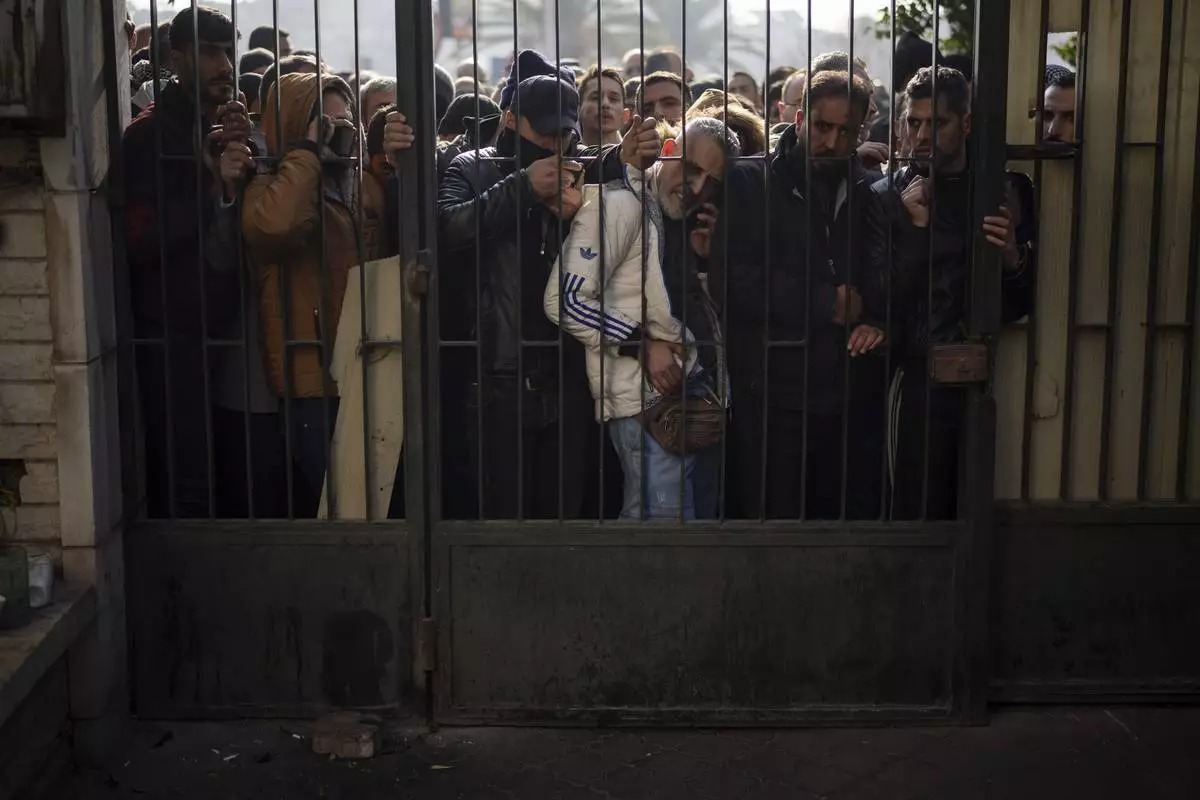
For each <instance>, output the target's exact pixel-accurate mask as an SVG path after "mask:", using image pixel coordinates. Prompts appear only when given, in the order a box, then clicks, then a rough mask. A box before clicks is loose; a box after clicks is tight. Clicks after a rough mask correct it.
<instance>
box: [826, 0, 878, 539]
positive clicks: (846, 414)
mask: <svg viewBox="0 0 1200 800" xmlns="http://www.w3.org/2000/svg"><path fill="white" fill-rule="evenodd" d="M846 22H847V26H846V27H847V35H848V36H849V38H850V49H849V51H848V52H847V53H846V105H847V107H848V108H849V109H850V118H851V119H854V0H850V8H849V9H848V16H847V19H846ZM870 108H871V103H870V99H868V100H867V109H866V110H864V112H863V113H864V119H865V114H866V112H867V110H869V109H870ZM860 133H861V128H860V130H859V131H855V135H856V138H855V140H854V145H853V147H857V145H858V138H857V136H858V134H860ZM853 153H854V150H853V149H852V150H851V156H850V158H849V159H848V160H847V161H846V214H847V218H848V220H849V222H848V224H851V225H852V224H854V193H855V189H856V188H857V187H856V185H855V183H854V155H853ZM837 212H838V208H837V193H836V192H835V193H834V201H833V216H832V218H831V219H830V220H829V229H830V230H833V229H835V228H836V227H837ZM829 245H830V250H831V251H832V249H833V247H832V245H833V242H830V243H829ZM854 285H855V284H854V236H853V235H850V236H847V237H846V293H847V295H849V293H850V291H851V290H852V289H853V288H854ZM846 301H847V302H846V304H847V310H846V316H845V319H844V320H843V322H844V324H843V326H842V327H843V330H844V331H845V342H849V341H850V332H851V331H852V330H853V327H852V323H851V321H850V309H849V305H850V302H849V301H850V298H849V297H847V298H846ZM841 356H842V358H843V359H845V361H844V362H843V363H844V364H845V367H844V368H843V369H842V437H841V438H842V446H841V459H842V470H841V473H842V474H841V478H840V485H841V494H840V501H839V503H838V519H839V520H843V521H844V520H845V519H846V508H847V505H848V503H849V499H848V498H847V496H846V494H847V487H848V485H849V480H848V479H849V470H850V392H851V385H850V364H851V360H852V359H851V358H850V356H849V354H848V353H847V351H846V350H845V348H844V347H843V349H842V352H841Z"/></svg>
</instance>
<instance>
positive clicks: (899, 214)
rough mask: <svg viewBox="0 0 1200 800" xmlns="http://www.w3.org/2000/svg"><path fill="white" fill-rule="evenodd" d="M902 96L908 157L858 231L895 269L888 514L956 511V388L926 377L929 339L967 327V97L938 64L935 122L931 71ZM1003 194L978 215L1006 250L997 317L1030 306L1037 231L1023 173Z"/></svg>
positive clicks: (947, 515)
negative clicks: (998, 201)
mask: <svg viewBox="0 0 1200 800" xmlns="http://www.w3.org/2000/svg"><path fill="white" fill-rule="evenodd" d="M906 97H907V100H906V102H905V106H904V108H903V109H900V114H899V115H898V119H900V120H901V122H902V124H903V125H904V130H905V137H904V138H905V141H906V142H907V145H908V147H909V148H910V150H911V152H910V153H908V154H907V155H910V156H911V157H912V163H911V164H909V165H907V166H904V167H902V168H901V169H899V170H898V171H897V172H896V174H895V175H894V176H892V177H890V178H885V179H884V180H881V181H879V182H877V183H876V184H875V186H874V187H872V191H873V199H872V203H871V209H870V211H869V213H868V216H867V229H866V233H867V236H866V239H867V241H866V249H867V259H868V262H869V265H870V267H872V268H874V269H875V270H878V271H880V272H884V271H887V270H890V272H891V284H892V285H891V300H892V341H891V343H890V344H891V347H892V351H893V353H894V355H893V365H894V366H895V367H896V372H895V375H894V376H893V379H892V387H891V390H890V392H889V403H890V408H889V415H888V417H889V420H890V427H891V431H890V432H889V434H890V435H889V441H890V442H891V446H890V452H889V466H890V468H891V474H892V498H893V499H892V516H893V517H894V518H896V519H919V518H922V517H925V518H928V519H953V518H954V517H955V513H956V500H957V493H958V488H957V487H958V446H959V433H960V429H961V425H962V417H963V409H964V406H963V400H964V395H963V393H962V392H961V391H960V390H958V389H957V388H954V387H946V386H938V385H935V384H931V383H930V382H929V379H928V377H927V376H928V359H929V350H930V347H931V346H933V345H938V344H948V343H953V342H959V341H962V340H963V338H964V335H965V331H964V327H965V323H966V304H967V292H968V290H969V284H968V280H969V272H970V265H969V260H970V250H971V242H972V238H973V236H974V234H975V231H974V230H973V228H974V225H973V224H972V221H971V176H970V173H969V172H968V170H967V137H968V136H969V135H970V132H971V113H970V97H971V95H970V90H969V88H968V86H967V81H966V79H965V78H964V77H963V75H962V73H960V72H958V71H957V70H953V69H949V68H946V67H940V68H938V71H937V103H936V106H937V108H936V111H937V119H936V121H935V120H934V73H933V68H931V67H923V68H922V69H920V70H919V71H918V72H917V73H916V75H914V76H913V78H912V80H910V81H909V83H908V86H907V88H906ZM1008 194H1009V200H1008V203H1007V204H1005V205H1002V206H1000V208H999V209H998V210H997V211H996V212H995V213H994V214H993V215H991V216H985V217H984V222H983V232H984V234H985V236H986V237H987V240H988V241H989V242H991V243H992V244H993V245H995V246H996V247H999V248H1001V249H1002V250H1003V253H1004V272H1003V282H1002V284H1001V291H1002V297H1001V315H1002V318H1003V321H1005V322H1011V321H1013V320H1016V319H1019V318H1020V317H1022V316H1024V315H1026V314H1028V313H1029V311H1030V310H1031V308H1032V304H1033V275H1034V242H1035V241H1036V238H1037V236H1036V229H1035V227H1034V225H1035V218H1034V215H1033V213H1032V187H1031V186H1030V185H1029V181H1028V179H1026V178H1024V176H1018V175H1015V174H1012V173H1010V175H1009V192H1008ZM1014 218H1017V219H1018V220H1019V221H1018V223H1016V224H1014ZM926 453H927V454H928V458H926ZM926 486H927V487H928V496H927V497H926V491H925V489H926Z"/></svg>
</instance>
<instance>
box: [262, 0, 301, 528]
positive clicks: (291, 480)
mask: <svg viewBox="0 0 1200 800" xmlns="http://www.w3.org/2000/svg"><path fill="white" fill-rule="evenodd" d="M271 25H272V27H273V28H274V31H275V52H276V53H277V54H278V53H279V0H271ZM281 72H282V70H280V69H279V59H278V56H277V57H276V60H275V121H276V124H275V159H274V163H273V164H272V168H273V169H276V170H278V169H279V165H280V164H281V163H282V161H283V88H282V78H283V75H281V74H280V73H281ZM264 266H265V265H264ZM277 288H278V292H279V307H280V310H282V311H283V431H284V442H283V446H284V455H285V457H286V460H287V463H286V470H287V515H288V519H295V517H296V465H295V454H296V451H295V446H294V442H293V440H292V437H293V434H294V431H293V429H292V399H293V398H292V395H293V393H294V388H295V387H294V383H295V380H294V377H293V375H292V359H293V357H294V354H293V353H292V308H291V302H290V301H291V297H292V292H291V276H290V272H289V271H288V270H286V269H281V270H279V285H278V287H277Z"/></svg>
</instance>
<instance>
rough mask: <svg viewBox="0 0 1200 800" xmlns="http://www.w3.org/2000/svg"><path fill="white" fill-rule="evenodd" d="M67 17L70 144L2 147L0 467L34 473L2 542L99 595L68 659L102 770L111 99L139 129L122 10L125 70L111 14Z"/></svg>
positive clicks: (117, 633)
mask: <svg viewBox="0 0 1200 800" xmlns="http://www.w3.org/2000/svg"><path fill="white" fill-rule="evenodd" d="M61 2H62V7H63V8H62V10H63V31H62V36H63V48H62V53H63V57H64V58H65V60H66V63H67V65H68V66H67V74H66V104H67V113H66V119H67V126H66V135H65V136H63V137H56V138H42V139H29V138H25V139H0V176H3V177H2V178H0V459H4V460H19V461H22V462H23V463H24V472H25V474H24V477H22V478H21V480H20V486H19V494H20V500H21V505H20V506H19V507H18V508H16V509H12V510H6V511H4V512H3V513H5V515H6V519H5V522H6V527H5V531H6V533H5V537H6V538H8V539H15V540H17V541H19V542H21V543H23V544H26V545H27V546H30V547H36V548H40V549H43V550H46V551H48V552H50V553H51V554H52V555H53V556H54V557H55V559H56V561H57V562H58V563H59V564H60V565H61V576H62V578H63V579H65V580H66V581H68V582H71V583H78V584H88V585H93V586H95V587H96V595H97V618H96V622H95V623H94V624H93V625H92V626H91V627H90V628H89V629H88V630H87V631H86V632H85V633H84V634H83V636H82V638H81V639H80V641H78V642H77V643H76V645H75V646H74V647H73V648H72V649H71V650H70V652H69V653H68V656H67V660H68V670H67V671H68V674H69V676H70V682H69V685H70V710H71V716H72V719H73V729H74V738H75V744H76V747H77V756H78V757H80V758H81V759H82V760H84V761H90V760H95V759H98V758H100V757H101V756H102V755H103V751H104V746H105V744H106V743H108V742H111V741H112V740H113V739H114V737H113V725H114V722H117V721H119V720H120V718H121V717H123V716H124V715H125V714H126V713H127V712H128V699H127V697H128V693H127V691H126V688H125V650H126V644H125V614H124V569H123V555H122V546H123V542H122V539H123V536H122V526H123V516H122V511H123V508H122V498H121V478H120V476H121V461H120V432H119V424H118V423H119V420H118V413H117V412H118V408H117V403H118V397H119V395H118V391H117V359H118V349H117V336H116V312H115V307H114V278H113V275H114V263H113V242H112V221H111V217H110V211H109V210H110V203H109V191H108V188H109V184H108V182H107V175H108V170H109V163H110V160H109V151H108V135H109V131H108V126H109V120H108V107H109V102H110V98H109V97H108V95H107V92H108V91H114V92H115V93H116V94H117V95H118V97H117V108H118V109H120V112H119V113H120V114H121V115H122V117H123V119H122V120H121V122H122V123H125V122H127V121H128V117H127V115H128V109H129V81H128V80H127V79H125V76H127V75H128V73H129V59H128V51H127V44H126V42H125V41H124V37H123V32H122V23H123V22H124V19H125V4H124V2H122V0H116V2H114V3H113V6H114V7H113V9H112V11H113V14H114V18H115V25H114V26H113V29H114V31H115V37H116V52H117V56H118V57H117V63H116V64H115V65H106V63H105V48H104V38H103V37H104V24H103V23H104V20H103V18H102V16H101V15H102V14H103V13H104V6H105V5H106V4H104V3H101V2H96V1H95V0H61ZM109 73H111V74H109ZM114 77H115V79H114Z"/></svg>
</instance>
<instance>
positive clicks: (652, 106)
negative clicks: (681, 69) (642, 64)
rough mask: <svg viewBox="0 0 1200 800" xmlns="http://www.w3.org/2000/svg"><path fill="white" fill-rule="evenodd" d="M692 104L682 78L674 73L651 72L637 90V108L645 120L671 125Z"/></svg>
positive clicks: (679, 118)
mask: <svg viewBox="0 0 1200 800" xmlns="http://www.w3.org/2000/svg"><path fill="white" fill-rule="evenodd" d="M691 104H692V94H691V92H690V91H688V87H687V84H686V83H684V80H683V78H681V77H679V75H678V74H677V73H674V72H653V73H651V74H649V75H647V76H646V80H645V81H644V82H643V83H642V85H641V86H640V87H638V90H637V106H636V107H637V108H638V109H640V110H641V115H642V116H643V117H645V118H647V119H649V118H650V117H654V118H655V119H660V120H663V121H664V122H667V123H670V124H671V125H678V124H679V122H680V120H682V119H683V110H684V109H685V108H687V107H688V106H690V105H691Z"/></svg>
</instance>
